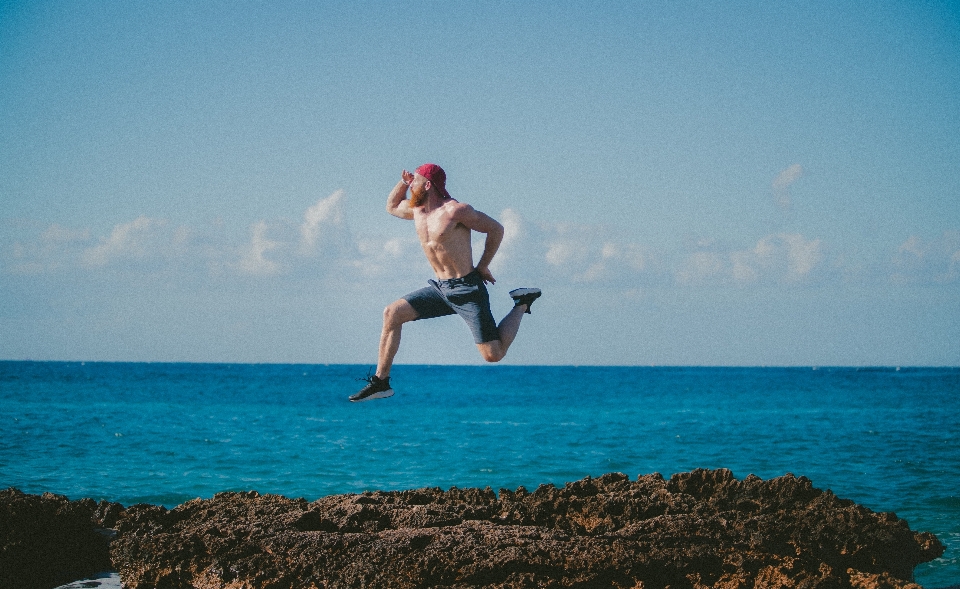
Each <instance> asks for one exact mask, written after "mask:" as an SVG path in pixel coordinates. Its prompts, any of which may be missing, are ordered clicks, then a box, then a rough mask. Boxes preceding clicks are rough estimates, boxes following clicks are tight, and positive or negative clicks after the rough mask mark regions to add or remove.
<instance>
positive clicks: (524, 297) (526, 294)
mask: <svg viewBox="0 0 960 589" xmlns="http://www.w3.org/2000/svg"><path fill="white" fill-rule="evenodd" d="M540 294H541V293H540V289H539V288H517V289H514V290H511V291H510V298H512V299H513V306H514V307H516V306H517V305H526V306H527V310H526V311H524V312H525V313H530V305H531V304H533V301H535V300H537V299H538V298H540Z"/></svg>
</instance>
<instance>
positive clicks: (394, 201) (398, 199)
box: [387, 170, 413, 220]
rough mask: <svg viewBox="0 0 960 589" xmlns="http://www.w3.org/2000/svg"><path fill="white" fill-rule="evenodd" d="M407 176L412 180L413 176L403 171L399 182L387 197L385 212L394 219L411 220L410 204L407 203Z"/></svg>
mask: <svg viewBox="0 0 960 589" xmlns="http://www.w3.org/2000/svg"><path fill="white" fill-rule="evenodd" d="M408 174H409V175H410V177H411V178H410V179H411V180H412V179H413V174H410V172H408V171H406V170H404V171H403V174H402V175H401V176H400V178H401V180H400V181H399V182H397V185H396V186H394V187H393V190H391V191H390V195H389V196H388V197H387V212H388V213H390V214H391V215H393V216H394V217H400V218H401V219H407V220H411V219H413V210H411V209H410V203H409V202H408V201H407V187H408V182H409V180H408V179H407V175H408Z"/></svg>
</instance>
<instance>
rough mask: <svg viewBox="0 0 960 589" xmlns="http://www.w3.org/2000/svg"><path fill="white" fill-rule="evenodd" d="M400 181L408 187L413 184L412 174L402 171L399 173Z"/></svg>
mask: <svg viewBox="0 0 960 589" xmlns="http://www.w3.org/2000/svg"><path fill="white" fill-rule="evenodd" d="M400 180H401V181H402V182H403V183H404V184H406V185H407V186H410V183H411V182H413V174H411V173H410V172H408V171H406V170H404V171H403V172H401V173H400Z"/></svg>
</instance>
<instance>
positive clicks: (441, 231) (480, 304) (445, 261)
mask: <svg viewBox="0 0 960 589" xmlns="http://www.w3.org/2000/svg"><path fill="white" fill-rule="evenodd" d="M446 182H447V175H446V173H444V171H443V169H442V168H441V167H440V166H438V165H436V164H423V165H422V166H420V167H419V168H417V171H416V172H415V173H413V174H411V173H410V172H408V171H406V170H404V171H403V173H402V174H401V175H400V182H398V183H397V185H396V186H394V187H393V190H392V191H391V192H390V196H388V197H387V212H388V213H390V214H391V215H393V216H395V217H400V218H401V219H407V220H412V221H413V222H414V225H415V227H416V229H417V237H419V238H420V245H421V246H423V252H424V253H425V254H426V255H427V261H428V262H430V266H432V267H433V271H434V272H435V273H436V275H437V280H430V281H428V282H429V284H430V286H427V287H425V288H422V289H420V290H417V291H414V292H412V293H410V294H408V295H406V296H405V297H403V298H402V299H399V300H396V301H394V302H392V303H390V304H389V305H387V308H386V309H384V310H383V331H382V332H381V334H380V353H379V358H378V360H377V372H376V374H374V375H373V376H371V377H370V378H369V379H367V386H365V387H363V389H362V390H360V392H358V393H357V394H355V395H352V396H351V397H350V400H351V401H369V400H371V399H383V398H385V397H390V396H392V395H393V389H392V388H390V368H391V367H392V366H393V359H394V357H395V356H396V355H397V350H398V349H399V348H400V330H401V328H402V327H403V324H404V323H407V322H409V321H416V320H417V319H430V318H433V317H442V316H444V315H452V314H454V313H456V314H458V315H460V316H461V317H462V318H463V320H464V321H466V322H467V325H468V326H469V327H470V330H471V331H472V332H473V338H474V341H475V342H476V344H477V349H478V350H479V351H480V355H481V356H483V359H484V360H486V361H487V362H499V361H500V360H502V359H503V357H504V355H506V353H507V349H508V348H510V344H512V343H513V340H514V338H515V337H516V336H517V330H519V329H520V320H521V319H523V314H524V313H529V312H530V305H531V304H532V303H533V301H534V300H536V299H537V297H539V296H540V289H539V288H518V289H516V290H512V291H510V296H511V297H512V298H513V301H514V307H513V309H512V310H511V311H510V312H509V313H507V316H506V317H504V318H503V321H501V322H500V325H497V323H496V321H495V320H494V319H493V314H492V313H491V312H490V298H489V295H488V294H487V287H486V286H485V285H484V283H486V282H489V283H490V284H494V283H495V282H496V280H494V278H493V275H492V274H491V273H490V261H491V260H493V256H494V254H496V253H497V248H499V247H500V242H501V241H502V240H503V225H501V224H500V223H498V222H497V221H496V220H495V219H493V218H492V217H489V216H487V215H485V214H483V213H481V212H480V211H478V210H476V209H474V208H473V207H471V206H470V205H468V204H465V203H461V202H458V201H456V200H455V199H453V198H452V197H451V196H450V193H449V192H447V188H446ZM408 188H409V190H410V198H409V199H408V198H407V189H408ZM471 231H478V232H480V233H484V234H486V236H487V238H486V242H485V243H484V247H483V254H482V255H481V256H480V260H479V261H478V262H477V264H476V266H474V264H473V250H472V248H471V243H470V232H471Z"/></svg>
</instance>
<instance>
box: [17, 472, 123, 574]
mask: <svg viewBox="0 0 960 589" xmlns="http://www.w3.org/2000/svg"><path fill="white" fill-rule="evenodd" d="M122 513H123V507H122V506H121V505H120V504H119V503H108V502H106V501H101V502H100V503H97V502H95V501H94V500H92V499H80V500H78V501H70V500H69V499H67V498H66V497H64V496H63V495H54V494H52V493H44V494H43V495H28V494H26V493H23V492H21V491H19V490H18V489H14V488H10V489H4V490H2V491H0V588H7V587H9V588H14V587H16V588H17V589H49V588H50V587H56V586H58V585H62V584H64V583H69V582H70V581H74V580H76V579H79V578H82V577H86V576H89V575H92V574H94V573H97V572H100V571H104V570H108V569H110V568H111V565H110V552H109V533H108V532H107V531H106V530H105V528H110V527H111V526H113V525H115V524H116V522H117V520H118V519H119V517H120V516H121V515H122Z"/></svg>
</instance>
